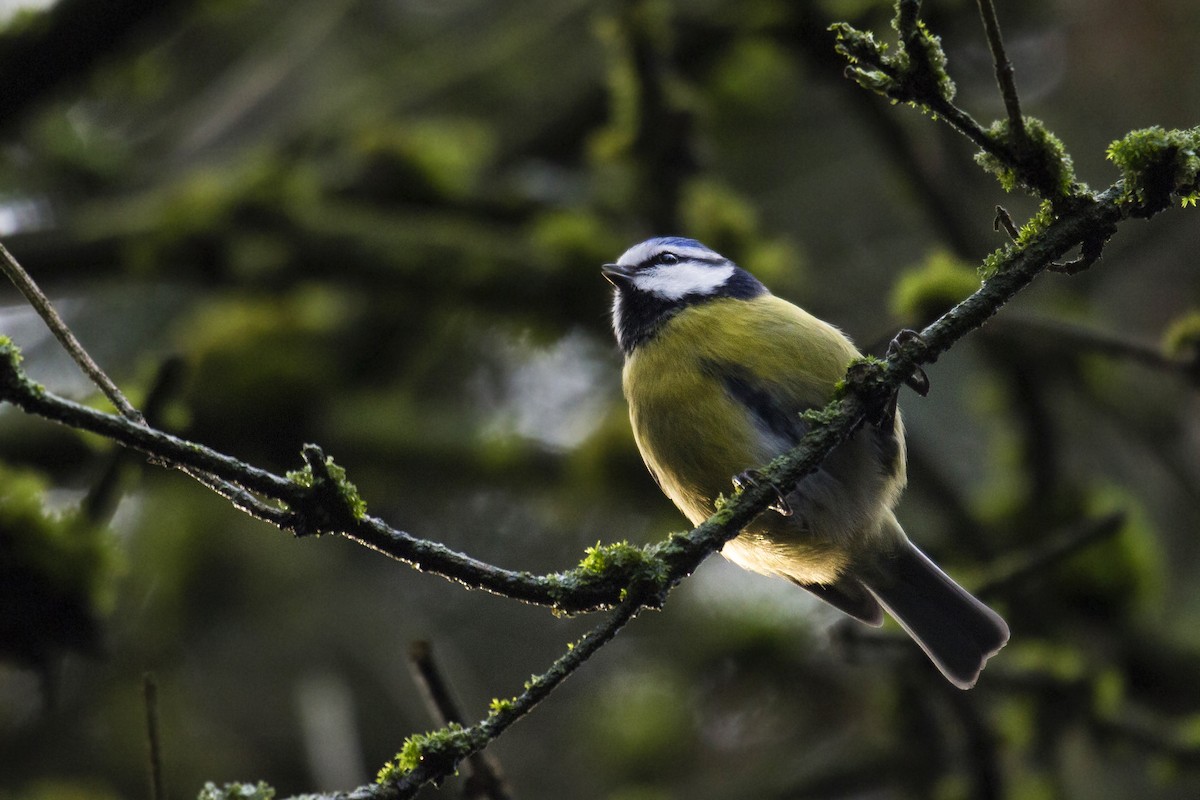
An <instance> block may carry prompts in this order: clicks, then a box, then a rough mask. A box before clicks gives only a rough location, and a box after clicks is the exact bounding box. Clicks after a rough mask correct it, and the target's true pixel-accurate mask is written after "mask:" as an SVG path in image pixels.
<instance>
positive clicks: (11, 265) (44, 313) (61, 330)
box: [0, 244, 143, 423]
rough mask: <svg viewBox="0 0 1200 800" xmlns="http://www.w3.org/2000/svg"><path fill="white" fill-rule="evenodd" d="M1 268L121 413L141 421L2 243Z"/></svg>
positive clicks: (0, 250)
mask: <svg viewBox="0 0 1200 800" xmlns="http://www.w3.org/2000/svg"><path fill="white" fill-rule="evenodd" d="M0 270H3V272H4V274H5V275H7V276H8V279H9V280H11V281H12V282H13V285H14V286H16V287H17V289H18V290H19V291H20V292H21V294H23V295H25V299H26V300H28V301H29V304H30V305H31V306H33V308H34V310H35V311H37V313H38V315H39V316H40V317H41V318H42V319H43V320H44V321H45V322H46V325H47V327H49V328H50V331H51V333H53V334H54V336H55V338H57V339H58V341H59V342H61V343H62V346H63V347H64V348H66V351H67V352H68V353H70V354H71V358H73V359H75V363H76V364H78V365H79V368H80V369H82V370H83V372H84V374H85V375H87V376H88V377H89V378H90V379H91V380H92V382H93V383H94V384H96V386H98V387H100V391H102V392H104V395H105V396H106V397H107V398H108V399H109V401H110V402H112V404H113V406H114V407H115V408H116V409H117V410H118V411H120V412H121V416H123V417H125V418H126V419H128V420H130V421H131V422H137V423H141V422H142V421H143V420H142V414H141V412H140V411H138V410H137V409H136V408H134V407H133V405H132V404H130V402H129V401H128V400H127V399H126V398H125V395H124V394H122V393H121V390H120V389H118V388H117V385H116V384H115V383H113V382H112V380H110V379H109V377H108V376H107V375H106V374H104V370H102V369H100V367H99V365H98V364H96V362H95V361H93V360H92V357H91V356H89V355H88V354H87V351H86V350H84V349H83V345H81V344H80V343H79V340H78V339H76V338H75V334H74V333H72V332H71V329H70V328H68V327H67V324H66V323H65V322H63V319H62V317H60V316H59V315H58V312H57V311H55V310H54V306H52V305H51V304H50V299H49V298H48V297H46V294H45V293H44V292H43V291H42V290H41V289H39V288H38V285H37V284H36V283H35V282H34V280H33V278H32V277H31V276H30V275H29V273H28V272H26V271H25V269H24V268H23V267H22V266H21V265H20V264H19V263H17V260H16V259H15V258H13V257H12V254H11V253H9V252H8V249H7V248H6V247H5V246H4V245H3V244H0Z"/></svg>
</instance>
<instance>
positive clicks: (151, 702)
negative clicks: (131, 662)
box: [142, 672, 167, 800]
mask: <svg viewBox="0 0 1200 800" xmlns="http://www.w3.org/2000/svg"><path fill="white" fill-rule="evenodd" d="M142 694H143V696H144V698H145V703H146V742H147V746H148V747H149V758H150V800H167V790H166V784H165V782H164V781H163V768H162V742H161V739H160V735H159V728H158V682H157V681H156V680H155V679H154V675H153V674H152V673H149V672H147V673H146V674H145V675H144V676H143V677H142Z"/></svg>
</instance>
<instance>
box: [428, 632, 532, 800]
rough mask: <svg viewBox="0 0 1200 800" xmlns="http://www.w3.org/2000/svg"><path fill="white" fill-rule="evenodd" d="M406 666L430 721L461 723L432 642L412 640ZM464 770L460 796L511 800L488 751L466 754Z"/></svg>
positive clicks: (488, 799)
mask: <svg viewBox="0 0 1200 800" xmlns="http://www.w3.org/2000/svg"><path fill="white" fill-rule="evenodd" d="M408 665H409V668H410V670H411V671H412V676H413V681H414V682H415V683H416V684H417V686H419V687H420V688H421V693H422V694H423V695H424V697H425V705H426V707H427V708H428V709H429V713H430V716H432V717H433V719H434V721H435V722H436V723H437V724H438V725H440V726H442V727H446V726H447V725H450V724H451V723H458V724H462V723H463V722H464V721H465V717H464V716H463V713H462V711H461V710H460V709H459V707H458V703H456V702H455V701H454V697H453V695H452V694H451V692H450V686H449V684H448V683H447V682H446V678H445V676H444V675H443V674H442V671H441V669H440V668H439V667H438V663H437V661H436V659H434V657H433V645H432V644H430V643H429V642H427V641H424V640H421V641H415V642H413V643H412V645H411V646H410V647H409V649H408ZM466 773H467V777H466V781H465V785H464V787H463V796H464V797H467V798H469V800H475V799H476V798H485V799H486V800H512V793H511V792H510V791H509V788H508V782H507V781H506V780H505V778H504V774H503V771H502V770H501V769H500V762H499V761H497V760H496V759H495V758H494V757H493V756H492V755H491V754H489V753H488V752H486V751H479V752H476V753H472V754H471V755H470V756H468V757H467V769H466Z"/></svg>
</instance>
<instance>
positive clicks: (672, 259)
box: [655, 253, 679, 264]
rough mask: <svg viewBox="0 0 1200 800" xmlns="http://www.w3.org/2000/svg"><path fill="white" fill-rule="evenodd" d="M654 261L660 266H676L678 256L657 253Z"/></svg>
mask: <svg viewBox="0 0 1200 800" xmlns="http://www.w3.org/2000/svg"><path fill="white" fill-rule="evenodd" d="M655 261H657V262H658V263H660V264H678V263H679V256H677V255H675V254H674V253H659V254H658V258H656V259H655Z"/></svg>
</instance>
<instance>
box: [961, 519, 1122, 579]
mask: <svg viewBox="0 0 1200 800" xmlns="http://www.w3.org/2000/svg"><path fill="white" fill-rule="evenodd" d="M1124 526H1125V514H1124V513H1122V512H1119V511H1118V512H1114V513H1112V514H1108V515H1107V516H1104V517H1100V518H1098V519H1089V520H1083V521H1081V522H1080V523H1078V524H1076V525H1072V526H1071V527H1070V528H1068V529H1067V530H1065V531H1063V532H1061V533H1059V534H1057V535H1054V536H1051V537H1050V538H1049V539H1048V540H1047V541H1046V542H1045V543H1044V544H1042V545H1040V546H1037V547H1033V548H1030V549H1029V550H1027V551H1025V552H1024V553H1022V554H1021V555H1020V556H1019V559H1018V561H1017V562H1016V563H1015V564H1013V565H1011V566H1010V567H1008V568H1007V569H1005V570H1004V571H1003V572H1001V573H1000V574H998V575H996V576H995V577H993V578H991V579H990V580H988V581H987V582H986V583H983V584H981V585H979V586H977V587H975V592H974V594H975V596H976V597H978V598H980V599H981V600H986V599H988V598H989V597H1001V596H1004V595H1007V594H1010V593H1011V592H1012V591H1013V589H1015V588H1017V587H1018V586H1020V585H1021V584H1022V583H1025V582H1027V581H1029V580H1032V579H1033V578H1036V577H1038V576H1039V575H1043V574H1045V573H1046V572H1048V571H1049V569H1050V568H1051V567H1053V566H1055V565H1057V564H1060V563H1062V562H1063V561H1065V560H1067V559H1068V558H1070V557H1071V556H1073V555H1075V554H1076V553H1079V552H1080V551H1082V550H1084V549H1086V548H1087V547H1090V546H1091V545H1093V544H1095V543H1096V542H1099V541H1101V540H1103V539H1107V538H1108V537H1110V536H1115V535H1116V534H1117V533H1118V532H1119V531H1120V530H1121V528H1123V527H1124Z"/></svg>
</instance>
